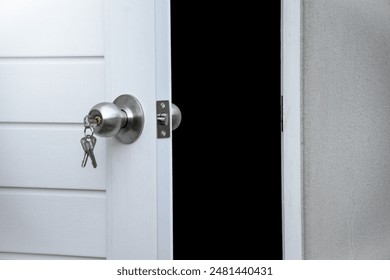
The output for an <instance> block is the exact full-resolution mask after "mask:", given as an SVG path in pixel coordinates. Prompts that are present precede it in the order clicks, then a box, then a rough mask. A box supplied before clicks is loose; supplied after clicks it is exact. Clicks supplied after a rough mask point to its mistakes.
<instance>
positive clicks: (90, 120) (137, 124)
mask: <svg viewBox="0 0 390 280" xmlns="http://www.w3.org/2000/svg"><path fill="white" fill-rule="evenodd" d="M84 125H85V126H90V127H92V128H93V130H94V133H95V134H96V135H98V136H101V137H112V136H115V138H116V139H118V140H119V141H120V142H122V143H124V144H131V143H133V142H135V141H136V140H137V139H138V138H139V137H140V135H141V133H142V130H143V127H144V113H143V110H142V106H141V104H140V103H139V101H138V100H137V98H135V97H134V96H132V95H128V94H123V95H121V96H118V97H117V98H116V99H115V100H114V101H113V103H110V102H102V103H99V104H96V105H95V106H93V107H92V108H91V110H90V111H89V113H88V115H87V116H86V117H85V118H84Z"/></svg>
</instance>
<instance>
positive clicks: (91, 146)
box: [88, 135, 97, 168]
mask: <svg viewBox="0 0 390 280" xmlns="http://www.w3.org/2000/svg"><path fill="white" fill-rule="evenodd" d="M88 143H89V147H88V156H89V157H90V158H91V162H92V166H93V167H94V168H96V167H97V162H96V158H95V154H94V153H93V149H94V148H95V144H96V137H94V136H92V135H90V136H89V137H88Z"/></svg>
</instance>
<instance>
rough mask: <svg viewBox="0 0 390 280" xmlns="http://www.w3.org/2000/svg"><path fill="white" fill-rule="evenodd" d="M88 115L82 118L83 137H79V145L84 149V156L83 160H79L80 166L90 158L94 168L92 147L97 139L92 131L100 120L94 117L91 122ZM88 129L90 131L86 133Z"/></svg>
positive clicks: (85, 163) (95, 165)
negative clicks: (94, 119) (94, 121)
mask: <svg viewBox="0 0 390 280" xmlns="http://www.w3.org/2000/svg"><path fill="white" fill-rule="evenodd" d="M89 117H90V116H86V117H85V118H84V137H83V138H81V140H80V143H81V147H82V148H83V150H84V157H83V161H82V162H81V167H85V166H86V165H87V161H88V159H89V158H90V159H91V162H92V166H93V167H94V168H96V167H97V162H96V158H95V154H94V152H93V149H94V148H95V145H96V141H97V139H96V137H95V136H93V133H94V126H96V125H98V123H99V122H100V120H98V119H96V123H91V122H90V118H89ZM88 130H89V131H90V134H89V133H87V131H88Z"/></svg>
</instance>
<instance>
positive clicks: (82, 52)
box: [0, 0, 104, 57]
mask: <svg viewBox="0 0 390 280" xmlns="http://www.w3.org/2000/svg"><path fill="white" fill-rule="evenodd" d="M0 38H1V43H0V57H9V56H11V57H20V56H22V57H26V56H34V57H36V56H39V57H46V56H102V55H103V53H104V52H103V0H83V1H78V0H57V1H51V0H34V1H29V0H12V1H10V0H2V1H0Z"/></svg>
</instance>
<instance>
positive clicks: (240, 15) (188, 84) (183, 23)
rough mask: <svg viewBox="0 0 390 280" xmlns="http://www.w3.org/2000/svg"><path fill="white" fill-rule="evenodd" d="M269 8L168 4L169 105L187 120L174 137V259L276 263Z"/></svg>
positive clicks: (275, 26) (276, 43) (276, 9)
mask: <svg viewBox="0 0 390 280" xmlns="http://www.w3.org/2000/svg"><path fill="white" fill-rule="evenodd" d="M268 2H272V4H271V3H268V4H263V2H261V4H260V8H259V7H258V6H259V5H258V4H256V5H255V4H237V1H224V2H220V1H218V3H219V5H218V6H212V5H210V4H209V3H210V1H204V2H200V1H187V0H185V1H183V0H171V22H172V25H171V27H172V78H173V80H172V87H173V103H175V104H177V105H178V106H179V107H180V109H181V110H182V113H183V120H182V124H181V126H180V127H179V128H178V129H177V130H176V131H175V132H173V162H174V176H173V180H174V185H173V186H174V190H173V193H174V194H173V195H174V205H173V207H174V258H175V259H281V258H282V222H281V179H280V178H281V176H280V174H281V160H280V104H279V102H280V3H278V1H268ZM245 3H248V2H245ZM265 14H267V16H266V17H265V16H264V15H265ZM262 15H263V16H262ZM259 38H260V39H261V40H260V41H259ZM255 96H256V97H257V99H259V97H260V99H261V102H260V103H257V102H255V101H254V100H255V99H254V97H255ZM257 135H260V137H259V136H257Z"/></svg>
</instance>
